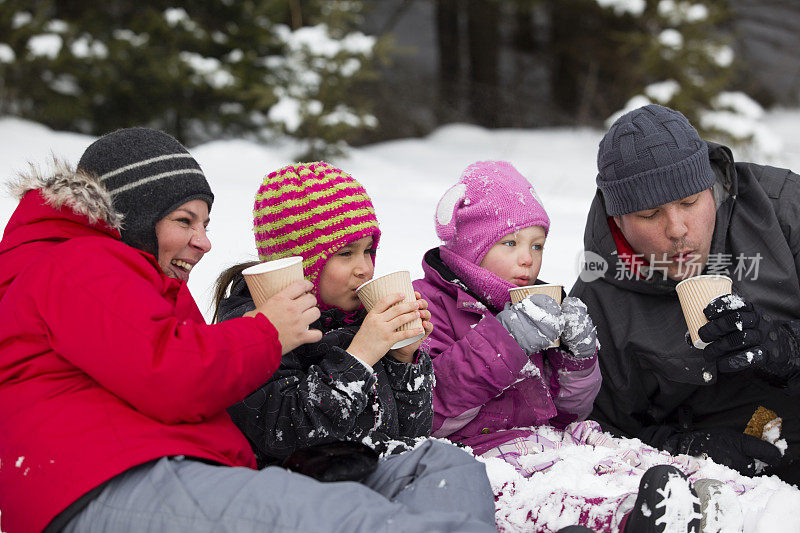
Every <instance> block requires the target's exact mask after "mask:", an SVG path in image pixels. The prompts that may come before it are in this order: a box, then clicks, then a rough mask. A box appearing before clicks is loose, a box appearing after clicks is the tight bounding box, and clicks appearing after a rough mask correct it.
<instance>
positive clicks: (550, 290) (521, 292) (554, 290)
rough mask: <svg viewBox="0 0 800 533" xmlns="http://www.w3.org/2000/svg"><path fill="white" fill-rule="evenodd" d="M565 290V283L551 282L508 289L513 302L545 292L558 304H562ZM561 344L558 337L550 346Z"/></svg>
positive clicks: (516, 302) (554, 346)
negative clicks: (562, 295)
mask: <svg viewBox="0 0 800 533" xmlns="http://www.w3.org/2000/svg"><path fill="white" fill-rule="evenodd" d="M563 290H564V286H563V285H555V284H550V283H543V284H541V285H526V286H524V287H514V288H513V289H508V292H509V294H510V295H511V303H515V304H518V303H520V302H521V301H522V300H524V299H525V298H526V297H528V296H530V295H532V294H544V295H546V296H549V297H550V298H552V299H553V300H555V301H556V302H558V305H561V293H562V292H563ZM558 346H561V339H556V342H554V343H553V344H551V345H550V346H548V348H556V347H558Z"/></svg>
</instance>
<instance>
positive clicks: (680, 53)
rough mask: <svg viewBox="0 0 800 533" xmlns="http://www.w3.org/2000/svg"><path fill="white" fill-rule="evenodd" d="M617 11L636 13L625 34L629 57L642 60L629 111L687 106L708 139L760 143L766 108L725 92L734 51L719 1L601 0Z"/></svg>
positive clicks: (623, 40) (684, 110) (683, 109)
mask: <svg viewBox="0 0 800 533" xmlns="http://www.w3.org/2000/svg"><path fill="white" fill-rule="evenodd" d="M596 1H597V3H598V4H600V5H601V6H603V7H605V8H606V9H607V10H611V11H613V12H614V13H615V14H616V15H617V16H620V17H622V16H628V17H630V16H632V17H634V20H635V26H634V28H635V29H634V30H633V31H631V32H629V33H626V34H624V35H620V36H619V38H620V39H621V48H622V50H624V52H623V54H624V55H625V54H627V55H628V56H629V57H630V56H633V57H636V58H637V60H636V61H635V63H634V65H632V66H633V68H634V70H635V72H636V80H637V81H638V83H637V85H638V86H634V87H631V93H630V94H631V98H630V100H629V101H628V103H627V104H626V105H625V107H624V109H622V110H621V111H619V112H617V113H616V114H614V115H613V116H612V117H611V118H609V119H608V121H609V123H610V122H613V121H614V120H615V119H616V118H617V117H619V116H620V115H621V114H623V113H625V112H626V111H628V110H630V109H634V108H636V107H639V106H641V105H645V104H648V103H658V104H661V105H665V106H668V107H671V108H673V109H677V110H679V111H681V112H682V113H683V114H684V115H685V116H686V117H687V118H688V119H689V121H690V122H691V123H692V124H693V125H694V126H695V127H696V128H697V129H698V131H699V132H700V134H701V135H702V136H704V137H706V138H711V139H716V140H720V141H722V142H726V143H732V144H736V145H739V146H744V145H745V144H746V143H748V142H751V141H756V142H757V141H758V139H757V137H758V136H759V135H761V132H760V129H759V125H758V124H757V121H758V119H759V118H760V116H761V114H762V113H763V110H762V109H761V107H760V106H759V105H758V104H757V103H756V102H755V101H753V100H752V99H750V98H749V97H748V96H747V95H745V94H744V93H734V92H730V91H729V90H727V89H728V88H729V87H730V86H731V84H732V80H733V79H734V75H735V71H734V68H735V63H734V59H735V56H734V52H733V49H732V48H731V46H730V43H729V40H730V37H729V36H728V35H727V34H726V32H725V23H726V22H727V20H728V17H729V13H728V11H727V8H726V5H725V4H724V3H722V2H716V1H714V0H647V1H645V0H596Z"/></svg>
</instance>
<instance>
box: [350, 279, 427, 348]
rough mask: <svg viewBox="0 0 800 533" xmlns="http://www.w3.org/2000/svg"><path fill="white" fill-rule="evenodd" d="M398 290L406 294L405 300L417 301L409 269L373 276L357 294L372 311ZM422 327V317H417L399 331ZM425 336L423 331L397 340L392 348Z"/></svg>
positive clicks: (405, 344)
mask: <svg viewBox="0 0 800 533" xmlns="http://www.w3.org/2000/svg"><path fill="white" fill-rule="evenodd" d="M398 292H400V293H403V294H405V296H406V298H405V300H403V301H404V302H416V301H417V297H416V296H415V295H414V287H413V285H411V274H410V273H409V272H408V270H400V271H397V272H392V273H390V274H386V275H384V276H380V277H377V278H372V279H371V280H369V281H368V282H366V283H364V284H363V285H361V286H360V287H358V289H356V295H357V296H358V299H359V300H361V303H362V304H364V307H365V308H366V310H367V311H371V310H372V308H373V307H375V304H376V303H378V301H380V300H381V299H382V298H384V297H386V296H387V295H389V294H393V293H398ZM398 303H400V302H398ZM421 327H422V319H421V318H416V319H414V320H412V321H411V322H408V323H407V324H403V325H402V326H400V327H399V328H398V329H397V331H407V330H409V329H415V328H421ZM424 336H425V334H424V333H421V334H419V335H417V336H415V337H412V338H410V339H406V340H403V341H400V342H397V343H395V344H394V345H393V346H392V350H396V349H398V348H402V347H403V346H408V345H409V344H413V343H415V342H417V341H418V340H420V339H421V338H422V337H424Z"/></svg>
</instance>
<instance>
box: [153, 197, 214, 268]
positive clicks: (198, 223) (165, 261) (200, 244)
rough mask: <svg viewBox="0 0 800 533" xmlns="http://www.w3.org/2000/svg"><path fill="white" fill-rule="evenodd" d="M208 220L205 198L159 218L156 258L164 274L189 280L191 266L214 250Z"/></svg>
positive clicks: (186, 204)
mask: <svg viewBox="0 0 800 533" xmlns="http://www.w3.org/2000/svg"><path fill="white" fill-rule="evenodd" d="M208 222H209V218H208V204H206V202H205V201H203V200H190V201H188V202H186V203H185V204H183V205H181V206H180V207H179V208H177V209H175V210H174V211H172V212H171V213H169V214H168V215H167V216H165V217H164V218H162V219H161V220H159V221H158V223H157V224H156V239H157V241H158V257H157V259H158V265H159V266H160V267H161V270H163V271H164V274H166V275H167V276H169V277H171V278H175V279H181V280H183V281H187V280H188V279H189V273H190V272H191V270H192V268H194V266H195V265H196V264H197V263H198V262H199V261H200V260H201V259H202V258H203V256H204V255H205V254H206V253H207V252H208V251H209V250H211V241H210V240H208V235H206V227H207V226H208Z"/></svg>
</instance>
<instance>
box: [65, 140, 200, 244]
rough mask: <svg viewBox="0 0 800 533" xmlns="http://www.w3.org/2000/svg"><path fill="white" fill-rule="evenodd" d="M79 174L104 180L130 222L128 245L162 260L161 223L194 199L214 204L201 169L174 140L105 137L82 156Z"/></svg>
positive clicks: (126, 236) (126, 234) (125, 231)
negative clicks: (158, 229) (158, 227)
mask: <svg viewBox="0 0 800 533" xmlns="http://www.w3.org/2000/svg"><path fill="white" fill-rule="evenodd" d="M78 169H79V170H83V171H85V172H89V173H91V174H95V175H96V176H97V177H99V179H100V181H101V182H102V183H103V185H104V186H105V188H106V189H107V190H108V192H109V193H111V197H112V199H113V202H114V208H115V209H116V210H117V211H119V212H120V213H121V214H122V215H123V216H124V219H123V221H122V225H123V227H122V231H121V234H122V241H123V242H125V243H126V244H129V245H130V246H133V247H135V248H138V249H140V250H144V251H145V252H149V253H151V254H153V255H157V252H158V243H157V241H156V223H157V222H158V221H159V220H161V219H162V218H164V217H165V216H166V215H168V214H169V213H171V212H172V211H174V210H175V209H177V208H178V207H180V206H181V205H183V204H185V203H186V202H189V201H191V200H197V199H199V200H203V201H205V202H206V203H207V204H208V209H209V211H210V210H211V204H212V203H213V202H214V195H213V194H212V193H211V187H209V186H208V182H207V181H206V177H205V175H204V174H203V171H202V170H201V169H200V165H198V164H197V161H195V160H194V158H193V157H192V156H191V155H190V154H189V152H188V151H187V150H186V148H184V146H183V145H182V144H181V143H179V142H178V141H177V140H176V139H174V138H173V137H171V136H170V135H168V134H166V133H164V132H162V131H158V130H153V129H149V128H126V129H121V130H117V131H115V132H112V133H108V134H106V135H103V136H102V137H100V138H99V139H97V140H96V141H95V142H93V143H92V144H91V145H90V146H89V148H87V149H86V151H85V152H84V153H83V155H82V156H81V160H80V161H79V162H78Z"/></svg>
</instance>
